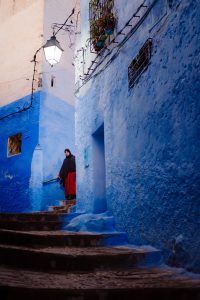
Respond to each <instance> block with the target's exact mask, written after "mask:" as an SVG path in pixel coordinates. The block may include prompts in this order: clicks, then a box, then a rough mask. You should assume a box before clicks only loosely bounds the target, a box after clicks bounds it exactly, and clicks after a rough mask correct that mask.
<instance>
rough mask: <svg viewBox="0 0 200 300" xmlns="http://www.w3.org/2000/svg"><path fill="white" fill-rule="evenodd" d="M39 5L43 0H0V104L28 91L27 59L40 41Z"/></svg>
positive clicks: (29, 65) (30, 71)
mask: <svg viewBox="0 0 200 300" xmlns="http://www.w3.org/2000/svg"><path fill="white" fill-rule="evenodd" d="M43 7H44V3H43V0H32V1H31V0H20V1H17V0H15V1H14V0H1V1H0V39H1V47H0V66H1V72H0V106H3V105H5V104H8V103H10V102H12V101H15V100H16V99H19V98H21V97H23V96H25V95H28V94H30V93H31V79H32V75H33V63H31V62H30V61H31V60H32V59H33V56H34V53H35V51H36V50H37V49H38V48H39V47H40V46H41V45H42V42H43V37H42V36H43V12H44V9H43ZM41 55H42V53H39V55H38V56H37V60H38V61H39V62H41ZM37 69H38V71H39V70H40V64H38V68H37Z"/></svg>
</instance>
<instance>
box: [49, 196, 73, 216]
mask: <svg viewBox="0 0 200 300" xmlns="http://www.w3.org/2000/svg"><path fill="white" fill-rule="evenodd" d="M59 203H60V205H52V206H49V208H48V210H49V211H51V212H52V211H54V212H62V213H70V212H71V208H72V207H73V206H75V205H76V200H75V199H73V200H60V201H59Z"/></svg>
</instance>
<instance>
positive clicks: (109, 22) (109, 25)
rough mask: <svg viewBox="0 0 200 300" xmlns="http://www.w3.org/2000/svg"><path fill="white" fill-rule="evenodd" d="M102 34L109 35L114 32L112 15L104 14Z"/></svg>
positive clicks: (114, 21) (114, 20)
mask: <svg viewBox="0 0 200 300" xmlns="http://www.w3.org/2000/svg"><path fill="white" fill-rule="evenodd" d="M104 20H105V21H104V32H105V34H107V35H111V34H113V32H114V29H115V24H116V19H115V16H114V15H113V13H109V14H106V15H105V16H104Z"/></svg>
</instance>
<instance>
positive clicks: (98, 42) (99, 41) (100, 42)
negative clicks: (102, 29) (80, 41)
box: [92, 35, 107, 52]
mask: <svg viewBox="0 0 200 300" xmlns="http://www.w3.org/2000/svg"><path fill="white" fill-rule="evenodd" d="M106 39H107V36H106V35H100V36H98V37H96V38H95V39H94V40H93V42H92V43H93V47H94V50H95V51H97V52H98V51H100V50H101V49H102V48H103V47H104V45H105V41H106Z"/></svg>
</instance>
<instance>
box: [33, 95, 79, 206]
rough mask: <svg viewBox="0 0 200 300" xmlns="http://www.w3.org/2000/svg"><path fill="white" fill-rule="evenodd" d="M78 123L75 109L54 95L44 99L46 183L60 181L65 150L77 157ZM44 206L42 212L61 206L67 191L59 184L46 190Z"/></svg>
mask: <svg viewBox="0 0 200 300" xmlns="http://www.w3.org/2000/svg"><path fill="white" fill-rule="evenodd" d="M74 127H75V122H74V106H72V105H70V104H68V103H67V102H65V101H63V100H60V99H59V98H57V97H55V96H53V95H51V94H50V93H45V92H43V93H42V95H41V109H40V133H39V136H40V137H39V139H40V146H41V151H42V156H43V180H44V181H48V180H50V179H52V178H56V177H57V175H58V173H59V170H60V167H61V165H62V162H63V160H64V158H65V155H64V149H66V148H69V149H71V151H72V153H73V154H75V128H74ZM42 193H43V204H42V207H41V209H43V210H45V209H47V205H53V204H58V200H60V199H64V191H63V189H62V186H60V185H59V183H57V182H56V183H52V184H48V185H45V186H43V189H42Z"/></svg>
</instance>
